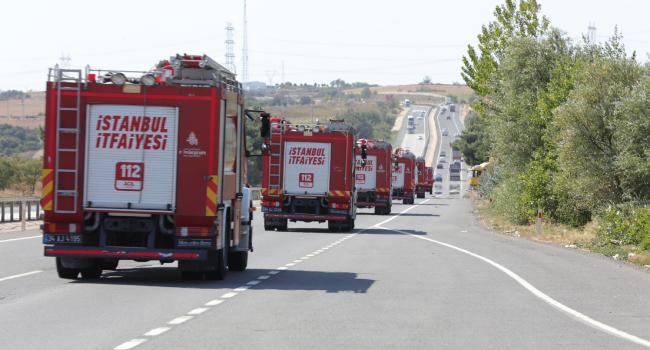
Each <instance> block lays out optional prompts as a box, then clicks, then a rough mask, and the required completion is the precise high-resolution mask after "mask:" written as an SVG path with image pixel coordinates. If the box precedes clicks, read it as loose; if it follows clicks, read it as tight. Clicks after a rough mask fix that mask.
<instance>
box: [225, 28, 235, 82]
mask: <svg viewBox="0 0 650 350" xmlns="http://www.w3.org/2000/svg"><path fill="white" fill-rule="evenodd" d="M234 30H235V28H234V27H233V26H232V23H230V22H228V23H226V53H225V54H224V56H225V57H226V68H228V70H229V71H231V72H233V73H237V69H236V67H235V52H234V47H235V40H233V35H234Z"/></svg>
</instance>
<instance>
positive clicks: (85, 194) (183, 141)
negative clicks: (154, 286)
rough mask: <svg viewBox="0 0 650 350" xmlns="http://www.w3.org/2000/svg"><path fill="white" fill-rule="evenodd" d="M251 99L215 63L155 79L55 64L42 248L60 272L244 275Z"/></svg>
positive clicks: (167, 68) (165, 68) (168, 69)
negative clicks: (130, 263)
mask: <svg viewBox="0 0 650 350" xmlns="http://www.w3.org/2000/svg"><path fill="white" fill-rule="evenodd" d="M242 97H243V95H242V90H241V84H240V83H238V82H237V81H236V80H235V76H234V74H233V73H231V72H229V71H228V70H227V69H226V68H224V67H223V66H221V65H219V64H218V63H217V62H215V61H213V60H212V59H210V58H209V57H207V56H195V55H176V56H174V57H171V58H170V59H168V60H163V61H160V62H159V64H157V65H156V67H155V68H154V69H153V70H151V71H146V72H134V71H121V72H120V71H116V70H112V71H104V70H102V71H99V70H90V69H89V68H86V70H85V72H82V71H81V70H71V69H61V68H58V67H55V68H52V69H50V72H49V81H48V83H47V92H46V99H47V100H46V115H45V139H44V144H45V151H44V157H43V158H44V159H43V199H42V205H43V209H44V210H45V215H44V224H43V243H44V244H45V247H44V251H45V255H46V256H51V257H56V268H57V272H58V274H59V277H61V278H68V279H75V278H77V277H78V276H79V274H81V277H82V278H97V277H99V276H100V275H101V273H102V270H111V269H115V268H116V267H117V265H118V262H119V260H135V261H148V260H158V261H160V262H161V263H170V262H173V261H178V267H179V269H180V270H181V271H182V275H183V277H186V278H204V277H207V278H211V279H222V278H223V277H224V275H225V274H226V271H227V270H228V269H229V270H231V271H243V270H245V269H246V266H247V262H248V252H249V251H250V250H252V227H251V220H252V214H251V211H252V210H253V209H254V208H252V207H251V198H250V191H249V189H248V188H247V187H246V186H245V179H246V175H245V174H246V168H245V164H246V152H245V147H246V144H245V141H246V137H245V134H244V132H245V118H244V115H245V113H246V111H244V109H243V98H242ZM249 118H252V117H251V116H249Z"/></svg>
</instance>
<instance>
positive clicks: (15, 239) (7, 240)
mask: <svg viewBox="0 0 650 350" xmlns="http://www.w3.org/2000/svg"><path fill="white" fill-rule="evenodd" d="M40 237H42V236H41V235H38V236H29V237H20V238H9V239H3V240H2V241H0V243H5V242H14V241H22V240H25V239H34V238H40Z"/></svg>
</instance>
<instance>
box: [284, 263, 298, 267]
mask: <svg viewBox="0 0 650 350" xmlns="http://www.w3.org/2000/svg"><path fill="white" fill-rule="evenodd" d="M295 265H296V264H295V263H288V264H284V266H287V267H291V266H295Z"/></svg>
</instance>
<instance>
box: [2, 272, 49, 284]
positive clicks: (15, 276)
mask: <svg viewBox="0 0 650 350" xmlns="http://www.w3.org/2000/svg"><path fill="white" fill-rule="evenodd" d="M41 272H43V271H41V270H34V271H29V272H25V273H21V274H18V275H13V276H7V277H2V278H0V282H4V281H7V280H12V279H14V278H19V277H25V276H29V275H34V274H37V273H41Z"/></svg>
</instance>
